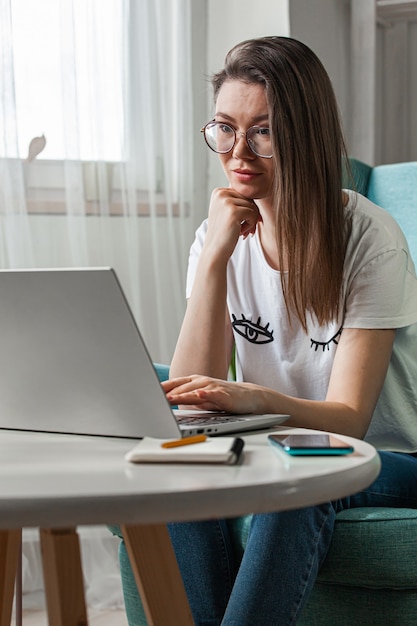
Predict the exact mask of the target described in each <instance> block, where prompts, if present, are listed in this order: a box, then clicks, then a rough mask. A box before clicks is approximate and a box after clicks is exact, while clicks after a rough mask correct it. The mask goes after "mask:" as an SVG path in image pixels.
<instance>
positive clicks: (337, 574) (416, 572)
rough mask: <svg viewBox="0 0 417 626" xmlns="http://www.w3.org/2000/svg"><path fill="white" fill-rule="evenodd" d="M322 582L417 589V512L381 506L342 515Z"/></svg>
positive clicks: (351, 510) (322, 571)
mask: <svg viewBox="0 0 417 626" xmlns="http://www.w3.org/2000/svg"><path fill="white" fill-rule="evenodd" d="M319 581H320V582H323V583H328V584H331V585H339V584H340V585H351V586H354V587H360V586H364V587H368V588H374V589H407V588H408V589H417V510H414V509H392V508H384V507H381V508H358V509H349V510H346V511H342V512H341V513H339V514H338V515H337V523H336V528H335V532H334V535H333V540H332V543H331V546H330V549H329V553H328V555H327V558H326V561H325V563H324V565H323V567H322V569H321V571H320V574H319Z"/></svg>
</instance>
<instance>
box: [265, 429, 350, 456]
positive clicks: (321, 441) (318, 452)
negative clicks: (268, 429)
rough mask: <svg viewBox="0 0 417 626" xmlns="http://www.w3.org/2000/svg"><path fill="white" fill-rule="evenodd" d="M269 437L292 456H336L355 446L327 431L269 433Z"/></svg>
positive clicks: (347, 452) (348, 451)
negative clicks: (286, 433) (292, 433)
mask: <svg viewBox="0 0 417 626" xmlns="http://www.w3.org/2000/svg"><path fill="white" fill-rule="evenodd" d="M268 439H269V442H270V443H271V444H272V445H274V446H279V447H280V448H282V449H283V450H285V452H287V453H288V454H291V455H292V456H328V455H330V456H336V455H341V454H351V453H352V452H353V451H354V448H353V446H351V445H350V444H348V443H345V442H344V441H342V440H341V439H338V438H337V437H335V436H334V435H328V434H327V433H323V434H322V433H317V434H316V433H314V434H296V435H268Z"/></svg>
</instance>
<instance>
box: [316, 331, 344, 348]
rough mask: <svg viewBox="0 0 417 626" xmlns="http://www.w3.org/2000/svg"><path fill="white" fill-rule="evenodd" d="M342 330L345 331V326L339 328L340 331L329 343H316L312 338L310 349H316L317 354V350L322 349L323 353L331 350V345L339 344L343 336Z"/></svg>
mask: <svg viewBox="0 0 417 626" xmlns="http://www.w3.org/2000/svg"><path fill="white" fill-rule="evenodd" d="M342 330H343V326H341V327H340V328H339V330H338V331H337V333H336V334H335V335H333V337H331V338H330V339H329V341H316V340H315V339H312V338H311V337H310V348H314V352H317V350H318V349H319V348H321V349H322V350H323V352H324V351H325V350H326V349H327V350H330V344H331V343H335V344H336V345H337V344H338V343H339V337H340V335H341V334H342Z"/></svg>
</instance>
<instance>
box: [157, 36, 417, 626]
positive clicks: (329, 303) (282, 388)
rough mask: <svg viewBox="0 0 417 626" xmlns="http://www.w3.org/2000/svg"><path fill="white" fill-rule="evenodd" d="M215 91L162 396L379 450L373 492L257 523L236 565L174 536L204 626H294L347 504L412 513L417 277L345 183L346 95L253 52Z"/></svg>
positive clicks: (184, 527)
mask: <svg viewBox="0 0 417 626" xmlns="http://www.w3.org/2000/svg"><path fill="white" fill-rule="evenodd" d="M213 86H214V100H215V113H214V118H213V119H212V120H210V121H209V122H208V124H206V125H205V127H204V129H203V133H204V138H205V140H206V142H207V144H208V146H209V148H211V149H212V150H214V151H215V152H217V153H218V155H219V158H220V161H221V164H222V166H223V169H224V172H225V174H226V176H227V179H228V182H229V185H228V186H226V187H224V188H221V189H215V190H214V191H213V193H212V196H211V202H210V206H209V211H208V219H207V220H206V221H205V222H204V223H203V224H202V225H201V227H200V228H199V229H198V231H197V233H196V238H195V241H194V244H193V246H192V248H191V253H190V261H189V271H188V281H187V297H188V306H187V311H186V315H185V319H184V323H183V327H182V330H181V333H180V337H179V340H178V344H177V348H176V351H175V355H174V358H173V361H172V366H171V376H172V379H171V380H170V381H168V382H166V383H165V384H164V385H165V391H166V393H167V396H168V398H169V400H170V401H171V402H172V404H180V405H192V406H196V407H199V408H201V409H216V410H217V409H223V410H227V411H233V412H245V413H247V412H253V413H267V412H268V413H288V414H290V415H291V418H290V420H288V421H287V422H286V425H287V424H288V425H292V426H301V427H307V428H313V429H320V430H326V431H332V432H336V433H342V434H345V435H350V436H353V437H357V438H365V439H366V440H368V441H369V442H370V443H372V444H374V445H375V446H376V447H377V448H378V449H379V450H381V451H382V452H381V461H382V470H381V473H380V476H379V477H378V479H377V480H376V481H375V483H374V484H373V485H371V486H370V487H369V489H367V490H366V491H365V492H364V493H360V494H357V495H354V496H352V497H350V498H346V499H344V500H340V501H336V502H328V503H325V504H323V505H320V506H314V507H311V508H306V509H302V510H296V511H287V512H279V513H271V514H268V515H254V516H253V520H252V524H251V530H250V535H249V540H248V543H247V548H246V551H245V553H244V555H243V558H242V560H241V561H238V560H237V559H236V556H235V554H234V552H233V549H232V547H231V542H230V538H229V536H228V527H227V523H226V522H225V521H224V520H217V521H215V520H213V521H207V522H200V523H181V524H171V525H170V526H169V529H170V534H171V538H172V541H173V545H174V548H175V551H176V554H177V558H178V562H179V566H180V569H181V572H182V576H183V579H184V583H185V587H186V591H187V594H188V598H189V601H190V605H191V609H192V612H193V616H194V620H195V623H196V624H197V625H204V626H214V625H217V624H222V625H223V626H232V625H233V626H257V625H259V626H266V625H268V626H269V625H270V624H279V625H280V626H285V625H286V624H295V623H296V621H297V618H298V616H299V615H300V613H301V611H302V609H303V606H304V604H305V602H306V600H307V598H308V595H309V593H310V591H311V589H312V587H313V585H314V582H315V580H316V576H317V572H318V571H319V569H320V567H321V565H322V563H323V561H324V559H325V556H326V553H327V550H328V547H329V544H330V541H331V538H332V533H333V526H334V522H335V515H336V513H337V512H338V511H340V510H341V509H343V508H346V507H355V506H393V507H416V506H417V489H416V484H417V458H415V456H413V453H415V452H416V450H417V427H416V426H417V386H416V384H415V381H416V380H417V279H416V274H415V269H414V265H413V262H412V260H411V257H410V254H409V251H408V246H407V242H406V240H405V238H404V235H403V233H402V232H401V231H400V229H399V227H398V225H397V224H396V223H395V221H394V220H393V219H392V218H391V217H390V216H389V215H388V214H387V213H386V212H385V211H384V210H382V209H380V208H379V207H377V206H375V205H374V204H372V203H371V202H370V201H368V200H367V199H366V198H364V197H362V196H361V195H359V194H358V193H355V192H352V191H347V190H342V188H341V187H342V185H341V181H342V167H343V163H344V160H345V159H346V158H347V157H346V151H345V147H344V142H343V137H342V130H341V127H340V122H339V116H338V110H337V105H336V100H335V96H334V93H333V89H332V86H331V83H330V80H329V77H328V75H327V74H326V71H325V70H324V68H323V66H322V64H321V63H320V61H319V60H318V59H317V57H316V56H315V54H314V53H313V52H312V51H311V50H310V49H309V48H307V47H306V46H305V45H304V44H302V43H300V42H298V41H295V40H293V39H290V38H285V37H266V38H262V39H256V40H251V41H246V42H243V43H241V44H239V45H237V46H236V47H235V48H233V49H232V50H231V51H230V52H229V54H228V55H227V57H226V62H225V67H224V69H223V70H222V71H220V72H219V73H218V74H216V75H215V76H214V78H213ZM196 346H197V347H196ZM233 349H234V350H235V361H236V373H237V381H236V382H228V381H227V374H228V367H229V363H230V360H231V356H232V351H233ZM202 590H203V591H202Z"/></svg>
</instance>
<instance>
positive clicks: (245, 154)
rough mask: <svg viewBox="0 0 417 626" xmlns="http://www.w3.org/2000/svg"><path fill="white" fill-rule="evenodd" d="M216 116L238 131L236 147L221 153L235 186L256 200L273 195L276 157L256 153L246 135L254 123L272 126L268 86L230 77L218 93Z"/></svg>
mask: <svg viewBox="0 0 417 626" xmlns="http://www.w3.org/2000/svg"><path fill="white" fill-rule="evenodd" d="M214 119H215V120H216V122H225V123H226V124H229V125H230V126H232V127H233V128H234V129H235V130H236V132H237V139H236V143H235V145H234V148H233V149H232V150H231V151H230V152H227V153H226V154H219V158H220V161H221V164H222V166H223V169H224V172H225V174H226V176H227V179H228V181H229V183H230V185H231V187H233V189H235V190H236V191H237V192H238V193H241V194H242V195H243V196H245V197H246V198H251V199H252V200H256V199H259V200H261V199H266V198H268V197H270V196H271V195H272V189H273V180H274V159H273V158H271V159H267V158H263V157H259V156H257V155H256V154H254V152H252V151H251V150H250V148H249V146H248V143H247V141H246V137H245V134H244V133H245V132H246V131H247V130H248V128H250V127H251V126H262V127H264V128H269V118H268V105H267V101H266V95H265V89H264V87H263V86H262V85H259V84H257V83H245V82H242V81H240V80H227V81H226V82H225V83H223V85H222V86H221V88H220V90H219V92H218V94H217V101H216V113H215V118H214Z"/></svg>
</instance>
